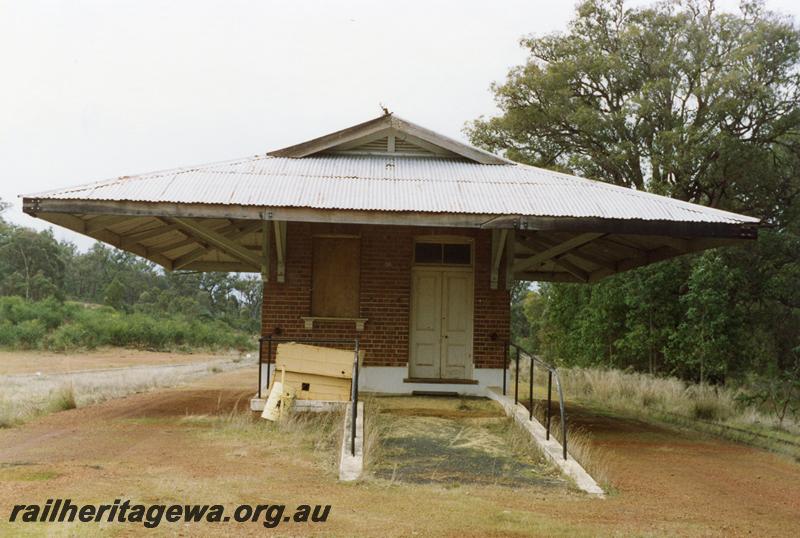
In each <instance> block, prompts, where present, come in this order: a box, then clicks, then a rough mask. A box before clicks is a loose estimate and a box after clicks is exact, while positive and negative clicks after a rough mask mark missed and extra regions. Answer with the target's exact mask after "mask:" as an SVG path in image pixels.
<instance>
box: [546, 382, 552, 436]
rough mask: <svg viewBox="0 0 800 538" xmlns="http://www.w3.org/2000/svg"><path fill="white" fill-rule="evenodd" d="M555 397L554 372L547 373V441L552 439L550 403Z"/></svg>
mask: <svg viewBox="0 0 800 538" xmlns="http://www.w3.org/2000/svg"><path fill="white" fill-rule="evenodd" d="M552 396H553V371H552V370H548V371H547V420H546V422H547V427H546V429H547V434H546V436H545V439H550V401H551V400H552Z"/></svg>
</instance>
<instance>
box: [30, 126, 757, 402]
mask: <svg viewBox="0 0 800 538" xmlns="http://www.w3.org/2000/svg"><path fill="white" fill-rule="evenodd" d="M23 208H24V211H25V212H26V213H28V214H30V215H33V216H35V217H38V218H41V219H44V220H47V221H49V222H52V223H54V224H57V225H60V226H64V227H66V228H69V229H71V230H74V231H76V232H79V233H82V234H85V235H88V236H90V237H94V238H95V239H98V240H100V241H104V242H106V243H109V244H111V245H114V246H115V247H117V248H120V249H123V250H127V251H130V252H133V253H135V254H138V255H140V256H142V257H144V258H147V259H149V260H151V261H153V262H155V263H157V264H159V265H160V266H162V267H163V268H164V269H165V270H167V271H180V270H193V271H234V272H255V273H260V274H261V275H262V279H263V281H264V306H263V312H262V332H263V334H264V335H265V336H269V335H272V336H274V337H275V338H283V339H297V340H307V339H318V340H319V339H355V338H357V339H358V341H359V345H360V348H361V350H362V351H363V352H364V359H363V367H362V373H361V377H360V387H361V389H362V390H373V391H379V392H393V393H411V392H413V391H430V390H436V391H449V392H459V393H473V394H477V393H482V391H483V390H484V389H485V387H486V386H489V385H499V384H501V383H502V375H503V374H502V372H503V362H504V360H505V356H506V349H507V343H508V340H509V336H510V335H509V318H510V304H509V288H510V286H511V285H512V284H513V283H514V282H515V281H519V280H523V281H557V282H579V283H592V282H596V281H598V280H600V279H602V278H605V277H607V276H609V275H612V274H615V273H618V272H621V271H626V270H629V269H632V268H635V267H639V266H642V265H647V264H650V263H654V262H658V261H660V260H664V259H667V258H671V257H674V256H679V255H682V254H684V253H688V252H696V251H699V250H703V249H707V248H713V247H718V246H724V245H729V244H734V243H739V242H742V241H749V240H753V239H755V238H756V236H757V228H758V224H759V222H758V220H757V219H754V218H751V217H747V216H743V215H737V214H733V213H729V212H725V211H720V210H716V209H711V208H707V207H703V206H699V205H695V204H690V203H687V202H682V201H678V200H674V199H670V198H666V197H662V196H657V195H654V194H649V193H645V192H639V191H635V190H631V189H627V188H623V187H617V186H613V185H610V184H607V183H603V182H599V181H593V180H589V179H585V178H580V177H576V176H571V175H568V174H563V173H558V172H553V171H549V170H544V169H540V168H535V167H531V166H526V165H523V164H518V163H515V162H512V161H509V160H506V159H504V158H502V157H500V156H497V155H493V154H491V153H487V152H485V151H483V150H480V149H477V148H474V147H471V146H469V145H467V144H464V143H462V142H459V141H456V140H453V139H451V138H448V137H445V136H442V135H439V134H437V133H435V132H432V131H430V130H428V129H425V128H423V127H420V126H418V125H416V124H413V123H411V122H408V121H406V120H403V119H401V118H399V117H397V116H395V115H392V114H384V115H382V116H380V117H378V118H376V119H374V120H371V121H368V122H365V123H361V124H358V125H355V126H353V127H349V128H347V129H343V130H341V131H337V132H335V133H331V134H328V135H325V136H322V137H319V138H316V139H313V140H310V141H308V142H303V143H301V144H297V145H294V146H290V147H287V148H284V149H281V150H277V151H273V152H269V153H266V154H261V155H256V156H251V157H246V158H242V159H237V160H232V161H227V162H222V163H213V164H209V165H201V166H190V167H183V168H177V169H173V170H167V171H160V172H154V173H149V174H141V175H136V176H124V177H120V178H116V179H112V180H109V181H103V182H98V183H92V184H88V185H82V186H77V187H73V188H66V189H59V190H56V191H50V192H46V193H39V194H33V195H26V196H25V197H24V200H23ZM262 358H263V357H262ZM261 368H262V371H263V370H264V369H268V368H269V366H268V365H266V364H262V365H261ZM259 377H260V379H262V382H261V383H262V385H263V384H264V383H265V376H259ZM254 383H255V381H254Z"/></svg>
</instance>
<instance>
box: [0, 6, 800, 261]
mask: <svg viewBox="0 0 800 538" xmlns="http://www.w3.org/2000/svg"><path fill="white" fill-rule="evenodd" d="M642 3H645V2H632V4H642ZM717 4H718V5H720V6H722V7H723V8H726V9H733V8H734V7H735V6H736V5H737V4H738V2H736V1H734V0H732V1H721V2H720V1H718V2H717ZM767 5H768V7H770V8H771V9H775V10H777V11H781V12H784V13H790V14H794V15H797V14H800V3H797V2H791V1H788V0H786V1H783V0H772V1H771V2H768V4H767ZM573 9H574V3H573V2H570V1H565V2H554V1H552V0H549V1H538V0H527V1H522V0H494V1H488V0H460V1H455V0H452V1H437V0H425V1H412V0H405V1H404V2H392V3H388V2H379V1H375V0H370V1H366V0H365V1H361V0H352V1H339V2H334V1H321V0H320V1H317V2H311V1H299V0H293V1H289V0H286V1H268V0H252V1H233V0H225V1H222V0H219V1H202V0H187V1H173V0H170V1H164V0H161V1H156V0H153V1H150V0H135V1H122V0H103V1H79V0H69V1H62V2H57V1H49V2H43V1H34V0H16V1H15V0H0V73H1V75H0V80H2V83H0V198H2V199H3V200H5V201H7V202H12V203H13V204H14V207H13V208H12V209H10V210H9V211H7V212H6V213H5V215H4V216H5V218H7V219H9V220H12V221H14V222H17V223H20V224H25V225H27V226H33V227H36V228H43V227H45V226H46V223H44V222H43V221H38V220H36V219H33V218H30V217H28V216H26V215H24V214H23V213H22V212H21V210H20V200H19V199H18V198H17V196H18V195H19V194H28V193H33V192H37V191H42V190H47V189H53V188H59V187H65V186H70V185H75V184H80V183H87V182H89V181H95V180H100V179H108V178H112V177H117V176H121V175H129V174H136V173H141V172H148V171H153V170H158V169H162V168H171V167H176V166H183V165H190V164H200V163H204V162H213V161H218V160H224V159H231V158H236V157H241V156H246V155H252V154H256V153H264V152H266V151H268V150H271V149H276V148H279V147H282V146H287V145H290V144H293V143H296V142H301V141H304V140H307V139H309V138H313V137H315V136H319V135H322V134H325V133H327V132H330V131H334V130H337V129H340V128H344V127H348V126H350V125H352V124H354V123H358V122H360V121H364V120H367V119H371V118H372V117H375V116H377V115H378V114H379V113H380V109H379V107H378V104H379V103H384V104H386V105H387V106H388V107H389V108H390V109H391V110H392V111H394V112H397V114H398V115H400V116H403V117H405V118H406V119H409V120H411V121H413V122H416V123H419V124H421V125H423V126H425V127H428V128H430V129H433V130H435V131H438V132H441V133H443V134H446V135H449V136H452V137H456V138H462V139H463V135H462V132H461V131H462V128H463V126H464V123H465V122H466V121H468V120H471V119H474V118H476V117H478V116H480V115H491V114H493V113H494V112H495V111H496V109H495V106H494V101H493V99H492V95H491V93H490V91H489V86H490V84H491V83H492V82H493V81H498V80H502V79H503V78H504V76H505V74H506V72H507V71H508V69H509V67H511V66H513V65H517V64H520V63H522V62H524V60H525V58H526V55H525V51H524V50H522V49H521V48H520V47H519V44H518V42H519V38H520V37H521V36H523V35H527V34H544V33H550V32H557V31H562V30H564V29H565V28H566V25H567V22H568V21H569V19H570V18H571V16H572V13H573ZM56 235H57V236H58V237H59V238H67V239H70V240H73V241H75V242H76V243H78V244H79V246H81V247H82V248H85V247H87V246H88V245H89V244H90V243H91V242H92V241H91V240H89V239H88V238H85V237H84V238H82V237H81V236H79V235H77V234H74V233H72V232H69V231H67V230H63V229H59V228H56Z"/></svg>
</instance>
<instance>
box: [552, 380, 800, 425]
mask: <svg viewBox="0 0 800 538" xmlns="http://www.w3.org/2000/svg"><path fill="white" fill-rule="evenodd" d="M560 372H561V377H562V381H563V383H564V391H565V394H566V395H567V396H568V398H570V399H577V400H583V401H587V402H595V403H598V404H601V405H603V406H604V407H608V408H610V409H623V410H626V411H633V412H636V413H637V414H648V413H654V414H659V413H672V414H675V415H679V416H681V417H684V418H688V419H701V420H707V421H714V422H720V423H731V424H738V425H748V424H750V425H761V426H769V427H773V428H777V427H778V422H777V419H775V418H773V417H769V416H766V415H764V414H762V413H760V412H759V411H758V410H757V409H755V408H753V407H748V406H743V405H741V404H739V403H738V402H737V396H738V395H739V392H738V391H737V390H735V389H729V388H725V387H719V386H712V385H696V384H688V383H686V382H684V381H681V380H679V379H676V378H674V377H655V376H652V375H648V374H640V373H629V372H622V371H620V370H605V369H600V368H570V369H563V370H561V371H560ZM784 427H785V428H789V429H794V430H795V431H796V432H797V433H800V425H798V424H796V423H785V424H784Z"/></svg>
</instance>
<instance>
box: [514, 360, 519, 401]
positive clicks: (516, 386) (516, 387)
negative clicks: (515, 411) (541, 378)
mask: <svg viewBox="0 0 800 538" xmlns="http://www.w3.org/2000/svg"><path fill="white" fill-rule="evenodd" d="M514 349H516V351H517V357H516V359H515V362H516V368H515V371H516V373H515V374H514V405H517V404H518V403H519V348H518V347H515V348H514Z"/></svg>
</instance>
